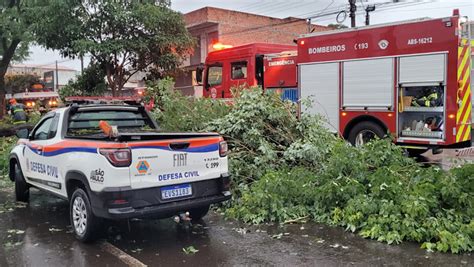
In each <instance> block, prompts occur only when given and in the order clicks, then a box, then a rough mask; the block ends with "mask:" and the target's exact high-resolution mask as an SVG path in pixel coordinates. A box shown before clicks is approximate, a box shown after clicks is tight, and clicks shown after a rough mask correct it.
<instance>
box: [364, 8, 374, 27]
mask: <svg viewBox="0 0 474 267" xmlns="http://www.w3.org/2000/svg"><path fill="white" fill-rule="evenodd" d="M372 11H375V5H370V6H367V7H366V8H365V25H367V26H368V25H370V14H369V13H370V12H372Z"/></svg>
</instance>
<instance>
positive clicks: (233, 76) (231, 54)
mask: <svg viewBox="0 0 474 267" xmlns="http://www.w3.org/2000/svg"><path fill="white" fill-rule="evenodd" d="M205 69H206V72H205V75H204V77H203V78H204V79H203V80H204V81H203V84H204V92H203V95H204V96H205V97H211V98H231V97H232V93H231V91H230V89H231V88H232V87H235V86H242V85H246V86H256V85H259V86H262V88H264V89H268V90H278V91H279V92H281V93H282V94H283V97H284V98H288V99H292V100H293V99H294V100H296V98H297V84H296V46H291V45H279V44H263V43H254V44H248V45H243V46H238V47H232V48H227V49H223V50H217V51H213V52H211V53H209V55H208V56H207V59H206V65H205Z"/></svg>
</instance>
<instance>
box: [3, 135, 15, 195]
mask: <svg viewBox="0 0 474 267" xmlns="http://www.w3.org/2000/svg"><path fill="white" fill-rule="evenodd" d="M16 141H17V138H16V137H0V155H1V157H0V172H1V173H0V180H2V179H8V178H2V177H4V176H6V175H8V161H9V157H10V151H11V150H12V149H13V147H14V146H15V145H16ZM1 184H2V182H0V186H1Z"/></svg>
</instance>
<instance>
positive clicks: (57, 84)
mask: <svg viewBox="0 0 474 267" xmlns="http://www.w3.org/2000/svg"><path fill="white" fill-rule="evenodd" d="M58 91H59V83H58V61H57V60H56V92H58Z"/></svg>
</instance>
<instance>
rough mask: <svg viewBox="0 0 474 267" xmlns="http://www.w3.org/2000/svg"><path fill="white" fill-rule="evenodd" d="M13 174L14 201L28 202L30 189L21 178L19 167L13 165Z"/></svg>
mask: <svg viewBox="0 0 474 267" xmlns="http://www.w3.org/2000/svg"><path fill="white" fill-rule="evenodd" d="M14 166H15V167H14V168H15V169H14V174H15V198H16V201H21V202H29V201H30V188H29V186H28V184H27V183H26V181H25V178H24V177H23V173H22V172H21V169H20V165H18V164H15V165H14Z"/></svg>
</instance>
